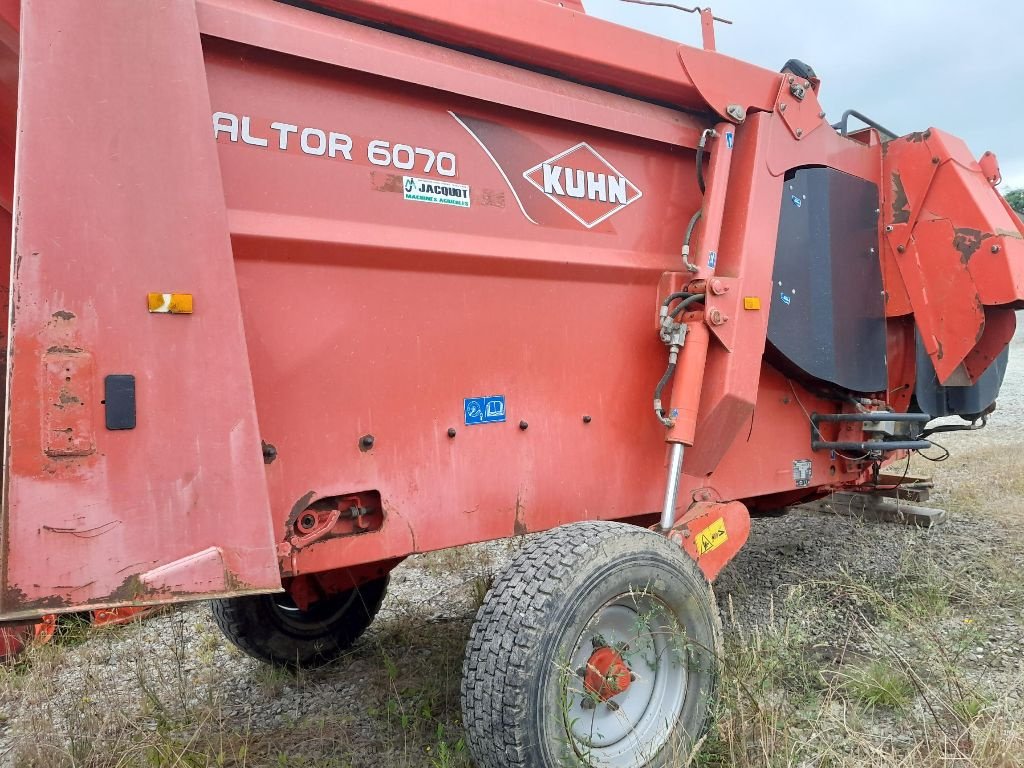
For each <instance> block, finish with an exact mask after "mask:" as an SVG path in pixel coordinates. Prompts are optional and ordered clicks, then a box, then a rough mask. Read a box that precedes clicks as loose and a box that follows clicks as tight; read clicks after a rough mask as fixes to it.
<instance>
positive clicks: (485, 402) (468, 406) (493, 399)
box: [462, 395, 505, 427]
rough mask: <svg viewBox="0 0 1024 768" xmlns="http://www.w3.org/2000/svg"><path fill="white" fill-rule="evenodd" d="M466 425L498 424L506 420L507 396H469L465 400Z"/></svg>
mask: <svg viewBox="0 0 1024 768" xmlns="http://www.w3.org/2000/svg"><path fill="white" fill-rule="evenodd" d="M462 403H463V409H464V410H465V414H466V426H467V427H469V426H472V425H474V424H497V423H499V422H502V421H504V420H505V396H504V395H487V396H486V397H467V398H465V399H464V400H463V401H462Z"/></svg>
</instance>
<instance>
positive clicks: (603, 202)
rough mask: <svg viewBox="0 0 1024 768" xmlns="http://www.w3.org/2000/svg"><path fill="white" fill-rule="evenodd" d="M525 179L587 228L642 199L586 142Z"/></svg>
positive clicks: (530, 171)
mask: <svg viewBox="0 0 1024 768" xmlns="http://www.w3.org/2000/svg"><path fill="white" fill-rule="evenodd" d="M523 178H525V179H526V180H527V181H528V182H530V183H531V184H533V186H535V187H536V188H537V189H539V190H540V191H541V192H543V193H544V194H545V195H547V196H548V197H549V198H551V199H552V200H554V201H555V202H556V203H558V205H559V206H561V208H562V209H563V210H564V211H565V212H566V213H568V214H569V215H570V216H572V217H573V218H574V219H576V221H578V222H579V223H580V224H582V225H583V226H584V227H586V228H587V229H590V228H592V227H596V226H597V225H598V224H600V223H601V222H602V221H604V220H605V219H607V218H608V217H609V216H611V215H612V214H613V213H618V212H619V211H621V210H622V209H623V208H625V207H626V206H627V205H629V204H630V203H634V202H636V201H637V200H639V199H640V198H641V197H642V196H643V193H642V192H641V191H640V190H639V189H637V187H636V185H635V184H633V182H631V181H630V180H629V179H627V178H626V177H625V176H623V175H622V174H621V173H619V172H618V170H617V169H616V168H615V166H613V165H612V164H611V163H609V162H608V161H607V160H605V159H604V158H603V157H601V155H599V154H598V153H597V152H596V151H595V150H594V148H593V147H591V146H590V145H589V144H587V143H586V142H580V143H579V144H577V145H576V146H575V147H571V148H570V149H567V150H565V152H562V153H561V154H558V155H555V156H554V157H552V158H549V159H547V160H545V161H544V162H542V163H540V164H538V165H535V166H533V168H531V169H530V170H528V171H526V172H525V173H524V174H523Z"/></svg>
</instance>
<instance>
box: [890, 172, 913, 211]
mask: <svg viewBox="0 0 1024 768" xmlns="http://www.w3.org/2000/svg"><path fill="white" fill-rule="evenodd" d="M908 221H910V200H908V199H907V190H906V189H904V188H903V179H901V178H900V172H899V171H893V172H892V223H893V224H906V223H907V222H908Z"/></svg>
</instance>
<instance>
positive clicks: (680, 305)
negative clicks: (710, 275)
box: [669, 293, 704, 319]
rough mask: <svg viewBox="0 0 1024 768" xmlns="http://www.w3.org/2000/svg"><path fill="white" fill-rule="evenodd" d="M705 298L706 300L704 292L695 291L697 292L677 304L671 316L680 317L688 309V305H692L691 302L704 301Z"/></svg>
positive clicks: (673, 317) (670, 313)
mask: <svg viewBox="0 0 1024 768" xmlns="http://www.w3.org/2000/svg"><path fill="white" fill-rule="evenodd" d="M703 300H704V294H703V293H695V294H693V296H690V297H689V298H687V299H683V300H682V301H680V302H679V303H678V304H676V307H675V309H673V310H672V311H671V312H669V316H670V317H671V318H672V319H675V318H677V317H679V314H680V313H681V312H682V311H683V310H684V309H686V308H687V307H688V306H690V305H691V304H693V303H694V302H696V301H703Z"/></svg>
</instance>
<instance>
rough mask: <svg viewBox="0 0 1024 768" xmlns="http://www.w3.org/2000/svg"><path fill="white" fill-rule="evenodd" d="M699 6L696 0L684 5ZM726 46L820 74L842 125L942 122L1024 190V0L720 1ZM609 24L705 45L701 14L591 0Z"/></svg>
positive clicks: (774, 65)
mask: <svg viewBox="0 0 1024 768" xmlns="http://www.w3.org/2000/svg"><path fill="white" fill-rule="evenodd" d="M674 1H675V2H676V3H677V4H679V5H690V4H692V0H690V2H688V1H687V0H674ZM712 3H713V4H712V8H713V9H714V12H715V15H716V16H721V17H723V18H726V19H730V20H732V22H733V23H732V24H731V25H724V24H716V30H715V34H716V37H717V42H718V50H719V51H721V52H722V53H725V54H728V55H729V56H734V57H736V58H738V59H744V60H746V61H750V62H753V63H755V64H759V65H761V66H763V67H767V68H769V69H773V70H778V69H780V68H781V67H782V65H783V64H784V63H785V62H786V60H787V59H801V60H802V61H804V62H806V63H808V64H810V65H811V66H812V67H814V69H815V71H816V72H817V74H818V77H820V78H821V90H820V92H819V96H820V99H821V102H822V104H823V105H824V107H825V109H826V111H827V112H828V119H829V120H830V121H832V122H834V121H836V120H838V119H839V117H840V116H841V115H842V113H843V111H844V110H846V109H856V110H858V111H860V112H863V113H864V114H866V115H867V116H868V117H871V118H873V119H875V120H876V121H878V122H879V123H881V124H882V125H884V126H885V127H886V128H889V129H891V130H893V131H895V132H896V133H899V134H904V133H909V132H910V131H917V130H923V129H925V128H928V127H931V126H934V127H936V128H941V129H943V130H945V131H948V132H949V133H952V134H954V135H956V136H959V137H960V138H962V139H964V140H965V141H966V142H967V145H968V146H969V147H970V148H971V152H972V153H973V154H974V156H975V157H978V156H979V155H981V153H982V152H984V151H985V150H992V151H993V152H995V153H996V155H997V156H998V158H999V165H1000V167H1001V169H1002V172H1003V181H1004V183H1003V186H1002V187H1001V189H1002V190H1003V191H1005V190H1006V189H1008V188H1010V187H1024V0H977V2H966V3H965V2H954V1H953V0H931V2H926V1H925V0H889V1H888V2H880V1H879V0H859V1H857V2H843V3H839V2H825V1H824V0H818V2H813V3H797V4H794V3H782V2H766V1H765V0H712ZM584 5H585V6H586V9H587V12H588V13H590V14H592V15H595V16H599V17H601V18H604V19H609V20H611V21H616V22H618V23H620V24H626V25H628V26H631V27H636V28H638V29H643V30H644V31H646V32H650V33H652V34H658V35H662V36H664V37H670V38H673V39H676V40H679V41H681V42H684V43H689V44H691V45H698V46H699V45H700V23H699V21H698V18H697V16H696V15H695V14H688V13H682V12H680V11H676V10H672V9H667V8H653V7H648V6H640V5H633V4H629V3H624V2H621V0H584Z"/></svg>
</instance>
